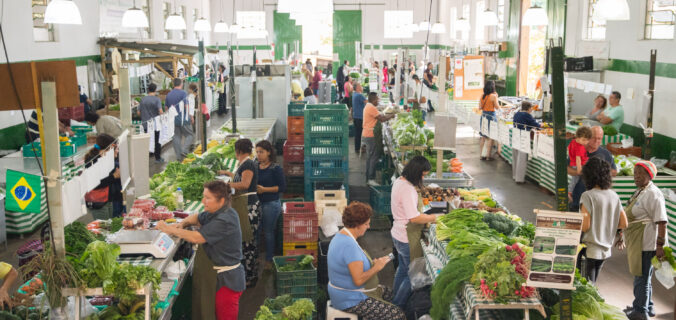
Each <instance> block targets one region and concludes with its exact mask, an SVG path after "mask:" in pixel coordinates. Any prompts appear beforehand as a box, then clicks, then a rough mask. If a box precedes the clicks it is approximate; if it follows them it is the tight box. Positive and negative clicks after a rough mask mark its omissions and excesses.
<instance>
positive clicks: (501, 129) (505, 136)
mask: <svg viewBox="0 0 676 320" xmlns="http://www.w3.org/2000/svg"><path fill="white" fill-rule="evenodd" d="M509 129H510V128H509V125H508V124H506V123H503V122H499V123H498V135H499V138H500V143H502V144H503V145H505V146H512V141H511V140H510V137H509V131H510V130H509Z"/></svg>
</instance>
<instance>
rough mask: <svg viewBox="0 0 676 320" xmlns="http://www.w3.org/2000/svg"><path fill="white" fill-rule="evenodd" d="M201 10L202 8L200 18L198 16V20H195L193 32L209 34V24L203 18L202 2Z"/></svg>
mask: <svg viewBox="0 0 676 320" xmlns="http://www.w3.org/2000/svg"><path fill="white" fill-rule="evenodd" d="M201 8H202V16H200V18H199V19H197V21H195V26H194V29H195V31H199V32H209V31H211V23H210V22H209V20H207V19H206V18H204V2H202V5H201Z"/></svg>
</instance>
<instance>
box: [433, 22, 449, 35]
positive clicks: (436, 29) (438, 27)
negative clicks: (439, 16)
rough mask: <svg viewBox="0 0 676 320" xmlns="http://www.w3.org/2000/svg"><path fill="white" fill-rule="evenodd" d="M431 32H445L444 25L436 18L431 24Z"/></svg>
mask: <svg viewBox="0 0 676 320" xmlns="http://www.w3.org/2000/svg"><path fill="white" fill-rule="evenodd" d="M432 33H434V34H443V33H446V25H444V24H443V23H441V22H439V21H438V20H437V22H435V23H434V24H433V25H432Z"/></svg>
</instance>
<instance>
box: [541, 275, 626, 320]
mask: <svg viewBox="0 0 676 320" xmlns="http://www.w3.org/2000/svg"><path fill="white" fill-rule="evenodd" d="M573 285H574V286H575V291H573V319H603V320H626V319H627V316H626V315H625V314H624V312H622V310H620V309H619V308H617V307H615V306H611V305H609V304H607V303H605V300H604V299H603V298H602V297H601V295H600V294H599V292H598V289H596V287H595V286H594V285H593V284H591V283H589V282H588V281H587V280H586V279H585V278H582V277H581V276H580V271H579V270H576V271H575V281H574V283H573ZM552 292H553V291H552ZM549 300H551V301H552V302H556V301H558V297H556V298H554V297H552V298H551V299H549ZM547 314H548V315H549V317H548V319H552V320H559V319H560V307H559V304H558V303H556V304H555V305H554V306H552V307H549V308H548V310H547Z"/></svg>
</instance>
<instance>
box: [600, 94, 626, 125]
mask: <svg viewBox="0 0 676 320" xmlns="http://www.w3.org/2000/svg"><path fill="white" fill-rule="evenodd" d="M620 99H622V95H621V94H620V93H619V92H617V91H613V93H611V94H610V97H609V99H608V103H609V104H610V107H608V108H606V109H605V110H603V112H601V113H600V114H599V115H598V117H597V119H598V121H599V122H601V123H602V124H604V125H611V126H613V127H615V129H617V131H618V132H619V131H620V128H621V127H622V123H624V107H622V105H620Z"/></svg>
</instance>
